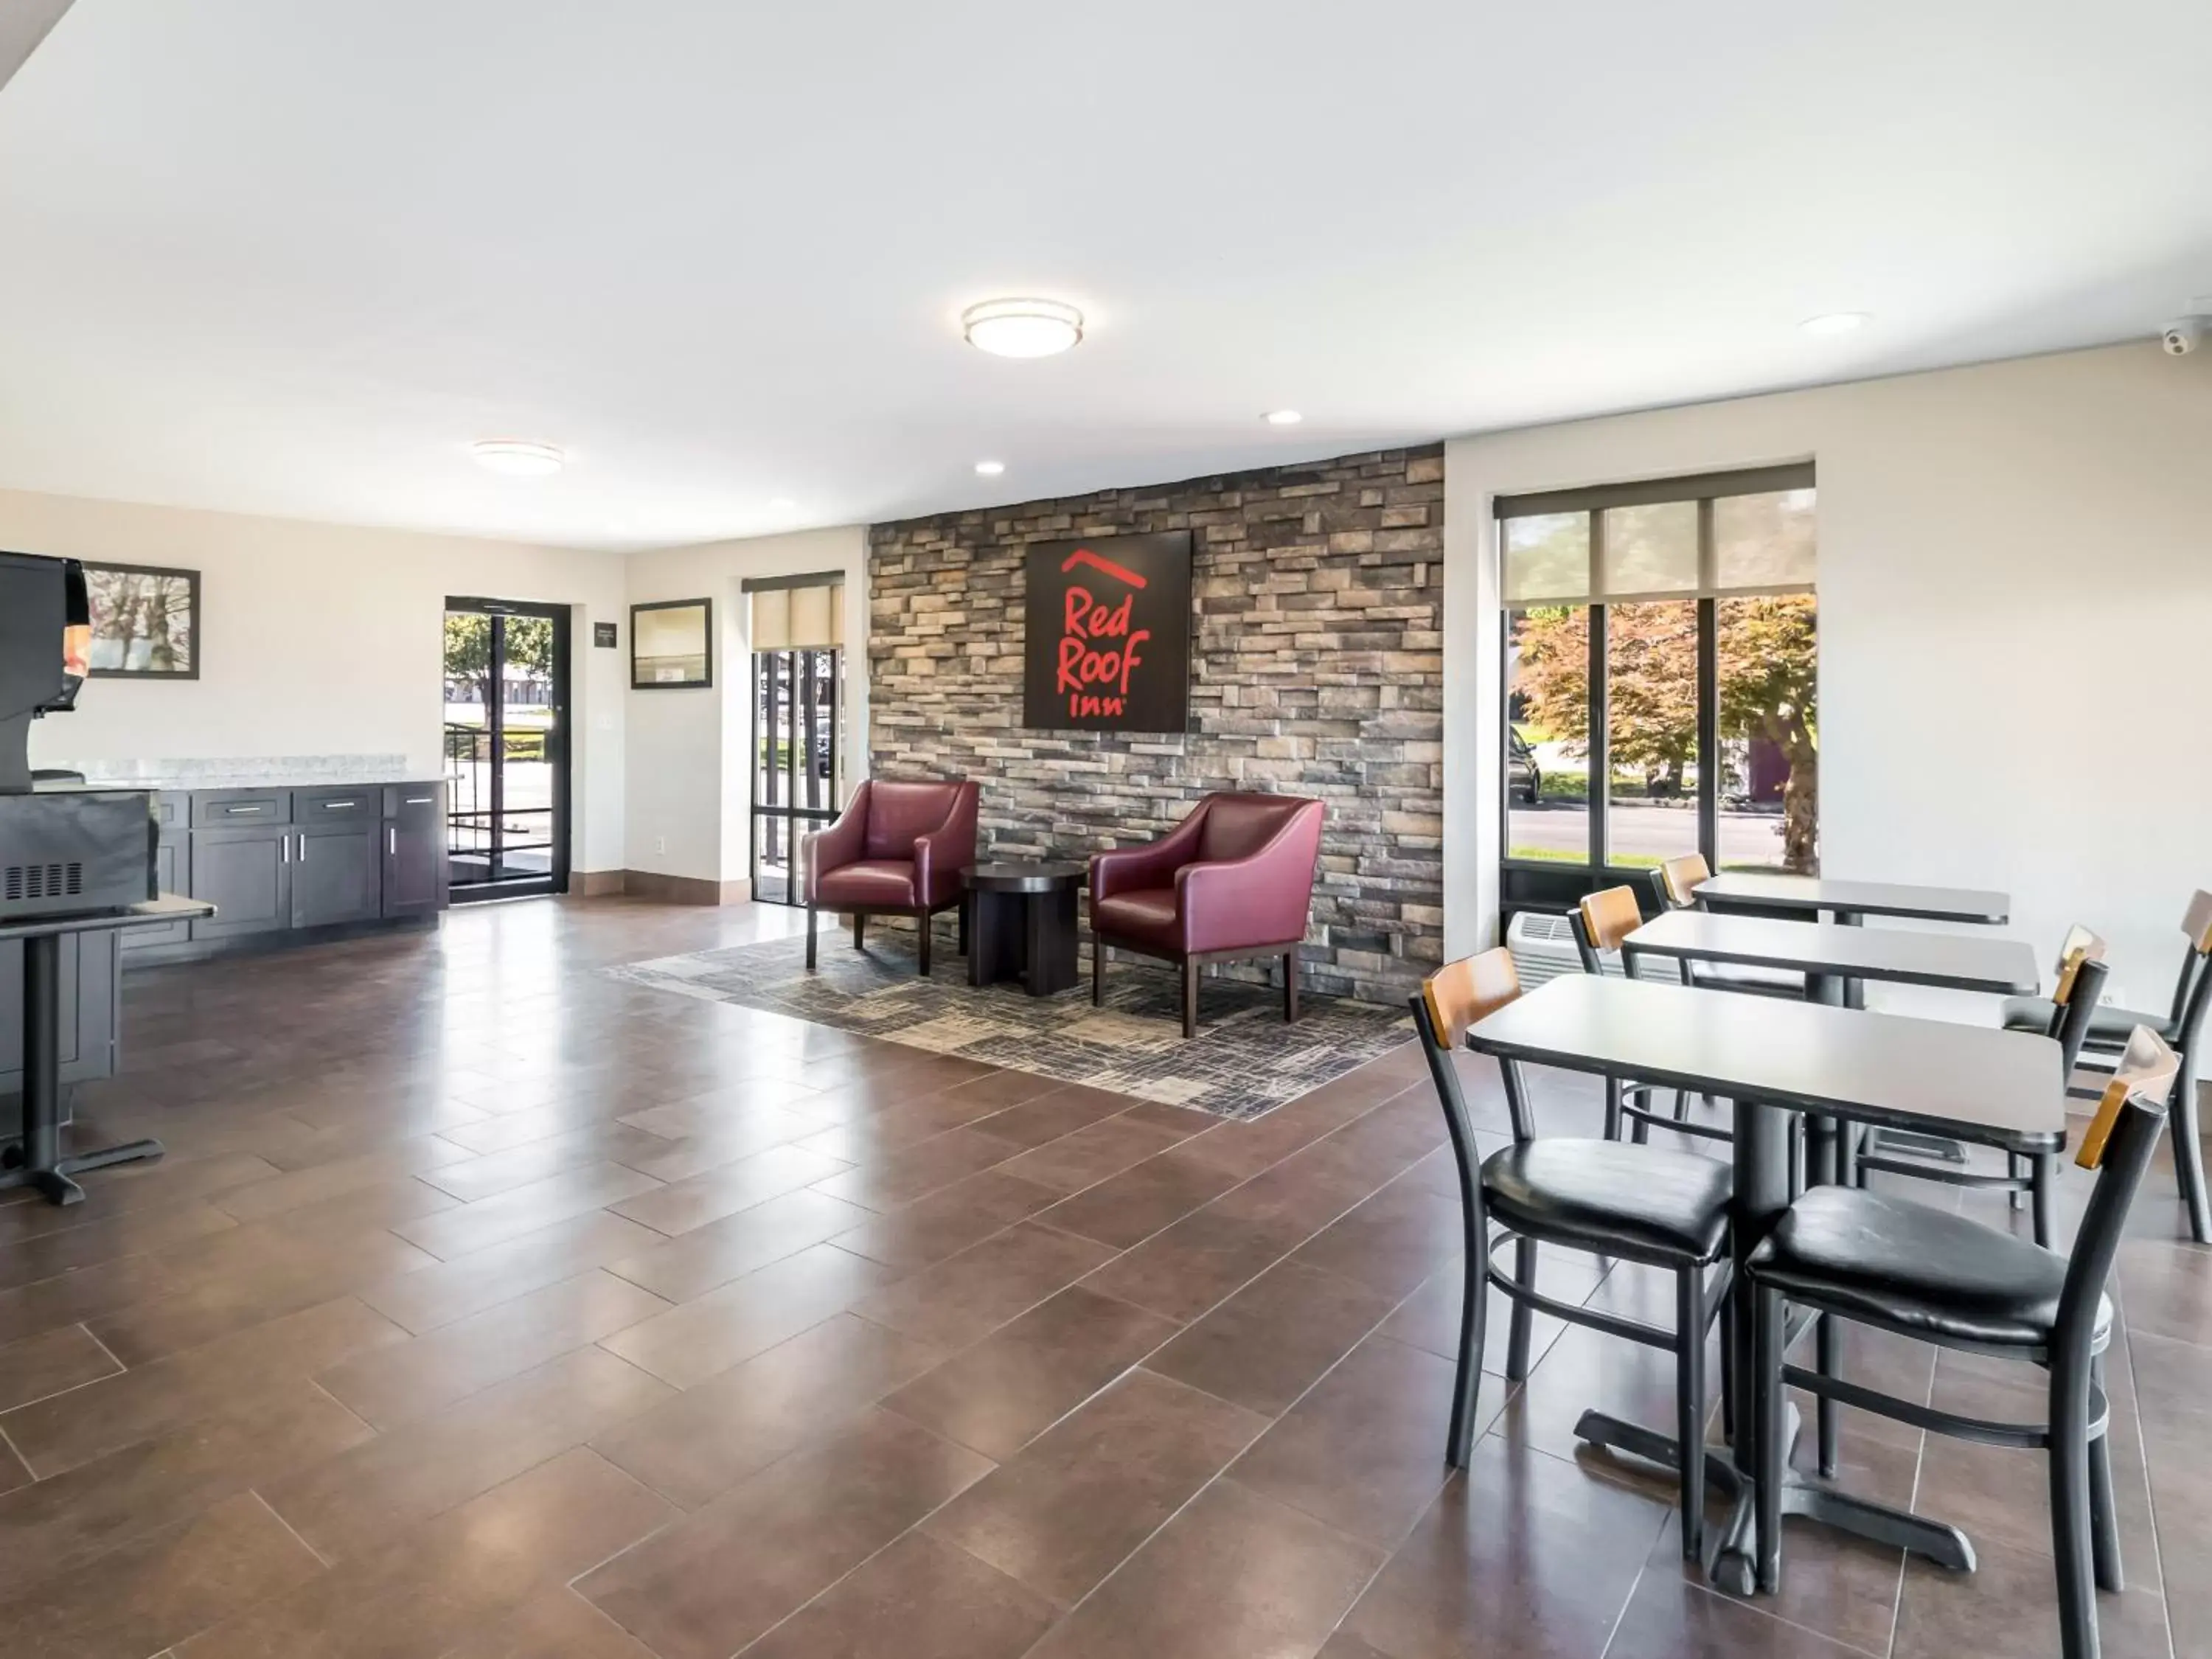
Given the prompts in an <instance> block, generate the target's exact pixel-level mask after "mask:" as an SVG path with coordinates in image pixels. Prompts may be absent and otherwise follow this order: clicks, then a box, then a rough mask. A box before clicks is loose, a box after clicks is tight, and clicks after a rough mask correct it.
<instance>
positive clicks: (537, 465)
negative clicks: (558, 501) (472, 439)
mask: <svg viewBox="0 0 2212 1659" xmlns="http://www.w3.org/2000/svg"><path fill="white" fill-rule="evenodd" d="M469 450H470V453H471V454H473V455H474V456H475V457H476V458H477V465H479V466H488V467H489V468H490V469H491V470H492V471H495V472H504V473H507V475H508V476H509V477H517V478H542V477H544V476H545V475H546V474H547V473H549V472H558V471H560V470H561V469H562V467H564V466H566V465H568V457H567V456H566V455H564V454H562V453H561V452H560V451H559V450H557V449H556V448H555V447H553V446H552V445H551V444H526V443H518V442H516V441H514V440H513V439H511V438H487V439H485V440H484V441H483V442H481V443H475V444H471V445H470V446H469Z"/></svg>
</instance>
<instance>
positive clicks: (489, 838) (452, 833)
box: [445, 599, 568, 904]
mask: <svg viewBox="0 0 2212 1659" xmlns="http://www.w3.org/2000/svg"><path fill="white" fill-rule="evenodd" d="M445 702H446V738H445V756H446V801H447V808H446V813H447V859H448V860H449V864H450V868H451V876H452V888H453V902H454V903H456V904H462V903H467V902H471V901H474V900H480V899H489V898H520V897H525V896H529V895H532V894H539V893H565V892H567V891H568V606H567V605H529V604H525V603H522V602H520V601H515V600H507V599H447V601H446V663H445Z"/></svg>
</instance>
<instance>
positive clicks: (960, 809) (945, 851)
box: [914, 782, 981, 904]
mask: <svg viewBox="0 0 2212 1659" xmlns="http://www.w3.org/2000/svg"><path fill="white" fill-rule="evenodd" d="M980 800H981V792H980V791H979V790H978V789H977V788H976V787H975V785H974V784H973V783H966V782H963V784H961V786H960V787H959V788H958V790H957V791H956V792H955V793H954V794H953V797H952V808H951V811H948V812H947V813H945V819H944V822H942V823H939V825H938V826H937V827H936V828H935V829H932V830H930V831H929V832H928V833H927V835H921V836H915V838H914V890H915V893H916V894H917V895H919V896H921V900H922V902H924V903H925V904H936V903H939V902H942V901H943V900H944V899H945V898H946V897H948V896H951V894H953V893H955V892H957V891H958V890H959V881H960V872H961V871H963V870H964V869H965V868H967V866H969V865H971V864H973V863H975V813H976V808H977V805H978V804H979V802H980Z"/></svg>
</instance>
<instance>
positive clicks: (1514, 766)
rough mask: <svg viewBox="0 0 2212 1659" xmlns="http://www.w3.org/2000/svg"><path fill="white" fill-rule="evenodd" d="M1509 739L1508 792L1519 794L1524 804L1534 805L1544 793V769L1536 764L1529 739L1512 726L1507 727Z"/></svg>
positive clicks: (1507, 750)
mask: <svg viewBox="0 0 2212 1659" xmlns="http://www.w3.org/2000/svg"><path fill="white" fill-rule="evenodd" d="M1505 732H1506V737H1507V738H1508V739H1509V741H1508V744H1507V746H1506V754H1505V788H1506V793H1509V794H1511V795H1515V796H1517V797H1518V798H1519V799H1520V800H1521V802H1522V805H1527V806H1534V805H1535V804H1536V798H1537V797H1538V796H1540V795H1541V794H1542V793H1544V771H1543V769H1542V768H1541V767H1540V766H1538V765H1537V764H1536V751H1535V750H1534V749H1532V748H1530V747H1529V746H1528V738H1524V737H1522V735H1521V734H1520V733H1519V732H1516V731H1515V730H1514V729H1513V728H1512V727H1511V726H1507V727H1506V728H1505Z"/></svg>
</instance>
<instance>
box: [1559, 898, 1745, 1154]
mask: <svg viewBox="0 0 2212 1659" xmlns="http://www.w3.org/2000/svg"><path fill="white" fill-rule="evenodd" d="M1652 891H1653V892H1654V893H1655V894H1656V896H1658V899H1659V902H1660V903H1661V904H1662V906H1663V905H1665V903H1666V902H1667V890H1666V888H1665V887H1664V886H1662V885H1661V884H1660V883H1659V880H1658V878H1657V875H1656V872H1655V873H1654V876H1653V879H1652ZM1567 925H1568V926H1569V927H1571V929H1572V930H1573V932H1574V936H1575V954H1576V955H1577V957H1581V958H1582V964H1583V972H1584V973H1586V974H1601V973H1603V972H1605V958H1606V957H1607V954H1613V955H1615V956H1617V955H1619V954H1620V946H1621V943H1622V941H1623V940H1625V939H1626V938H1627V937H1628V936H1629V935H1630V934H1631V933H1634V932H1635V931H1636V930H1637V929H1638V927H1642V926H1643V925H1644V908H1643V906H1641V905H1640V904H1638V902H1637V901H1636V890H1635V889H1634V888H1632V887H1626V886H1623V887H1606V888H1601V889H1600V890H1598V891H1596V892H1595V893H1587V894H1584V895H1583V897H1582V899H1581V900H1580V901H1579V902H1577V904H1576V906H1575V908H1574V909H1573V910H1572V911H1571V912H1570V913H1569V915H1568V917H1567ZM1623 971H1624V972H1625V971H1626V963H1623ZM1657 1092H1658V1091H1657V1089H1656V1087H1655V1085H1651V1084H1649V1083H1638V1082H1635V1081H1633V1080H1631V1079H1623V1078H1617V1077H1609V1078H1607V1079H1606V1080H1605V1138H1606V1139H1607V1140H1618V1139H1620V1134H1621V1131H1622V1129H1623V1128H1624V1127H1625V1128H1626V1129H1627V1130H1628V1132H1629V1134H1630V1137H1631V1139H1633V1140H1635V1141H1636V1142H1637V1143H1638V1145H1639V1146H1640V1145H1642V1144H1644V1142H1646V1141H1648V1140H1649V1139H1650V1130H1651V1126H1652V1125H1653V1124H1655V1123H1656V1124H1657V1125H1658V1126H1659V1127H1661V1128H1662V1129H1674V1130H1678V1131H1680V1133H1683V1134H1686V1135H1695V1136H1697V1137H1698V1138H1699V1139H1704V1140H1726V1139H1729V1132H1728V1130H1727V1129H1726V1128H1725V1127H1721V1126H1719V1125H1717V1124H1711V1123H1701V1122H1699V1121H1697V1120H1695V1119H1693V1118H1692V1117H1691V1116H1690V1115H1689V1108H1688V1103H1687V1099H1686V1097H1685V1095H1684V1094H1683V1091H1681V1090H1680V1089H1677V1090H1675V1091H1674V1110H1673V1112H1672V1113H1671V1114H1670V1113H1667V1112H1662V1111H1661V1110H1660V1109H1658V1108H1657V1107H1656V1106H1654V1105H1653V1104H1652V1099H1653V1097H1654V1096H1655V1095H1656V1093H1657Z"/></svg>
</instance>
